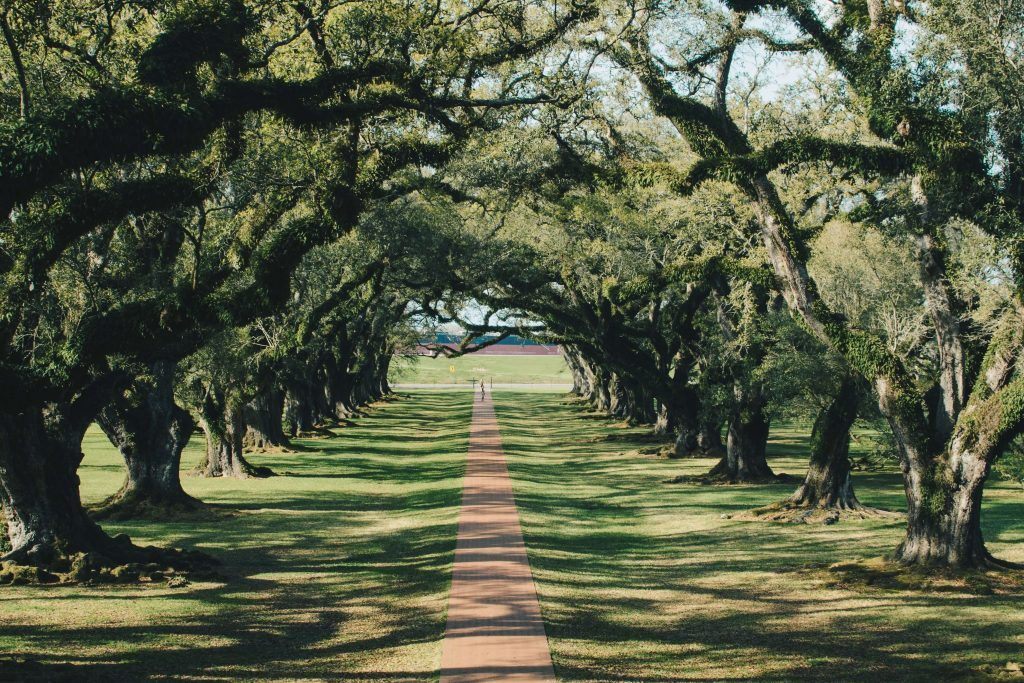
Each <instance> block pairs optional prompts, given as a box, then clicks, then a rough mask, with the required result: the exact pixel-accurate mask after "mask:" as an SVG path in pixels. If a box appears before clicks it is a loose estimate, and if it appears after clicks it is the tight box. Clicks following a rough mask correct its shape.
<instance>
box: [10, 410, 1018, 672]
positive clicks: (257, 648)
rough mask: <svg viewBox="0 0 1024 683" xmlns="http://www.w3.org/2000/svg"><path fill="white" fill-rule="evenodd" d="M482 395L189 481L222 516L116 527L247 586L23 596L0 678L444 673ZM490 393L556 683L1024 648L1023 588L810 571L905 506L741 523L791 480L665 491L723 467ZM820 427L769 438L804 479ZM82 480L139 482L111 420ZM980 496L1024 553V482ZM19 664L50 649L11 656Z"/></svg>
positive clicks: (974, 667)
mask: <svg viewBox="0 0 1024 683" xmlns="http://www.w3.org/2000/svg"><path fill="white" fill-rule="evenodd" d="M469 399H470V395H469V394H468V392H466V393H462V392H429V391H427V392H413V394H412V396H411V398H409V399H403V400H401V401H397V402H391V403H386V404H381V405H379V406H376V407H374V408H373V409H372V410H371V411H370V414H369V415H368V416H367V417H364V418H360V419H359V420H358V423H357V424H356V425H355V426H352V427H346V428H344V429H340V430H336V432H337V433H336V436H334V437H331V438H326V439H316V440H305V441H302V442H301V444H300V445H301V446H303V447H304V448H305V449H307V450H303V451H299V452H295V453H272V454H263V455H256V456H253V460H254V461H255V462H257V463H259V464H266V465H269V466H271V467H272V468H274V470H276V471H277V472H278V473H280V474H282V475H285V476H279V477H275V478H271V479H266V480H246V481H233V480H220V479H218V480H207V479H196V478H187V479H186V480H185V487H186V489H187V490H188V491H189V492H190V493H192V494H193V495H196V496H198V497H200V498H202V499H203V500H205V501H207V502H209V503H212V504H213V505H214V506H215V507H216V509H217V510H219V511H220V514H218V515H216V516H214V517H212V518H209V519H206V518H203V519H192V520H177V521H175V520H167V521H161V522H134V523H124V522H122V523H117V524H114V523H108V524H107V525H106V528H107V529H108V530H109V531H111V532H126V533H128V534H130V535H131V536H132V537H133V538H134V539H135V540H137V541H139V542H143V543H155V544H161V545H185V546H190V547H195V548H199V549H202V550H205V551H208V552H210V553H213V554H215V555H217V556H218V557H220V558H221V559H222V560H223V561H224V572H225V574H226V575H227V576H228V579H229V580H227V581H226V582H220V581H204V582H196V583H194V584H192V585H191V586H188V587H186V588H182V589H170V588H168V587H167V586H166V585H165V584H151V585H141V586H97V587H76V586H51V587H5V588H3V589H2V590H0V680H68V681H80V680H101V681H107V680H123V681H141V680H168V679H171V680H186V681H188V680H190V681H198V680H204V681H231V680H239V679H244V680H251V681H260V680H275V681H281V680H345V681H369V680H374V681H385V680H386V681H420V680H427V681H430V680H436V678H437V669H438V666H439V663H440V651H441V645H440V639H441V637H442V634H443V629H444V619H445V610H446V604H447V598H448V591H449V588H450V582H451V562H452V558H453V553H454V545H455V533H456V515H457V508H458V504H459V500H460V487H461V476H462V472H463V469H464V462H465V451H466V447H467V440H468V424H469V417H470V409H471V403H470V400H469ZM496 400H497V403H498V405H497V408H498V417H499V421H500V426H501V433H502V437H503V440H504V443H505V449H506V452H507V453H508V455H509V460H510V466H511V471H512V476H513V479H514V486H515V490H516V497H517V501H518V504H519V506H520V513H521V517H522V521H523V528H524V532H525V535H526V542H527V547H528V552H529V555H530V562H531V565H532V568H533V572H534V575H535V577H536V579H537V585H538V590H539V593H540V599H541V607H542V610H543V614H544V618H545V621H546V627H547V632H548V635H549V640H550V644H551V648H552V654H553V658H554V661H555V665H556V669H557V672H558V675H559V677H560V679H562V680H573V681H645V682H655V681H658V682H669V681H681V680H740V679H742V680H752V679H756V680H764V679H768V680H872V679H874V680H879V681H882V680H900V681H904V680H921V681H925V680H930V681H946V680H965V679H966V680H987V679H986V678H985V677H984V676H983V675H982V673H983V672H984V671H988V672H995V671H996V670H997V669H999V668H1000V667H1003V666H1004V665H1005V664H1006V663H1007V662H1021V661H1022V660H1024V654H1022V653H1024V611H1022V610H1021V598H1020V597H1019V595H1005V594H1001V593H1000V594H994V595H979V594H976V593H975V594H972V593H968V592H965V591H963V590H959V589H957V590H945V591H942V592H936V591H932V592H926V591H920V590H916V591H909V590H891V589H883V588H874V587H862V588H836V587H829V585H828V584H827V583H826V579H827V577H828V574H827V573H826V572H825V571H823V570H821V569H816V568H811V569H807V567H811V566H815V565H827V564H829V563H833V562H837V561H844V560H850V559H857V558H868V557H874V556H879V555H882V554H884V553H886V552H888V551H890V550H891V549H892V548H893V547H894V546H895V544H896V543H897V542H898V540H899V538H900V536H901V533H902V531H901V528H900V527H901V524H900V523H899V522H898V521H896V522H893V521H886V520H868V521H843V522H841V523H839V524H837V525H834V526H818V525H814V526H796V525H781V524H771V523H763V522H740V521H736V520H730V519H724V518H723V515H724V514H727V513H730V512H735V511H739V510H744V509H748V508H751V507H755V506H758V505H763V504H765V503H769V502H773V501H775V500H778V499H780V498H782V497H783V496H784V495H786V494H788V493H789V492H790V491H791V490H792V486H791V485H778V486H732V487H703V486H698V485H692V484H667V483H665V482H666V480H667V479H669V478H671V477H674V476H676V475H678V474H698V473H700V472H703V471H705V470H706V469H708V468H709V467H710V466H711V464H712V461H710V460H686V461H667V460H660V459H656V458H654V457H653V456H645V455H641V454H638V452H637V450H638V449H639V448H641V447H645V446H649V445H650V442H649V440H646V439H645V438H644V435H645V433H646V430H643V429H633V428H621V427H617V426H614V425H612V424H611V423H610V421H609V420H607V419H604V418H596V417H592V416H589V415H588V414H586V413H585V412H584V411H583V410H581V409H580V408H579V407H577V406H575V405H571V404H569V403H567V402H565V399H564V398H562V397H561V396H559V395H556V394H552V393H539V392H525V391H515V392H513V391H500V390H499V391H498V392H496ZM806 433H807V429H806V425H783V426H780V427H777V428H774V429H773V435H772V444H771V459H772V465H773V467H775V469H776V470H777V471H780V472H787V473H790V474H793V475H796V476H799V475H801V474H802V472H803V469H804V466H805V462H804V452H805V450H806V446H807V444H806V442H807V436H806ZM199 446H200V444H199V443H198V442H193V444H192V445H191V446H190V448H189V449H188V451H187V452H186V458H185V460H186V462H185V464H184V468H185V469H188V468H190V467H191V466H193V465H194V464H195V463H196V462H198V460H199V458H200V456H201V453H200V449H199ZM81 475H82V491H83V495H84V497H85V499H86V501H87V502H96V501H99V500H102V499H103V498H104V497H106V496H108V495H109V494H111V493H113V492H114V491H115V490H116V489H117V488H118V486H119V485H120V483H121V477H122V465H121V462H120V459H119V457H118V456H117V453H116V452H115V451H114V449H113V448H111V447H110V446H109V444H107V443H106V441H105V439H104V438H103V436H102V434H100V433H99V432H98V431H90V433H89V435H88V439H87V442H86V458H85V461H84V463H83V467H82V469H81ZM856 485H857V490H858V493H859V495H860V497H861V500H863V501H864V502H866V503H868V504H871V505H876V506H883V507H889V508H893V509H897V508H899V507H900V506H901V505H902V502H903V494H902V491H901V486H900V483H899V477H898V475H897V474H896V473H894V472H873V473H857V474H856ZM985 507H986V510H985V532H986V536H987V538H988V539H989V545H990V547H991V549H992V550H993V551H994V552H995V553H996V554H997V555H998V556H1000V557H1003V558H1006V559H1010V560H1016V561H1018V562H1022V561H1024V493H1022V491H1021V489H1020V488H1015V487H1013V486H1011V485H1008V484H996V485H991V486H990V487H989V490H988V492H987V493H986V504H985ZM11 654H15V655H17V656H19V657H22V658H29V659H31V660H34V661H35V662H36V663H35V664H33V665H30V666H28V667H25V666H23V665H18V668H16V669H15V668H12V667H11V666H10V664H5V663H4V662H3V658H4V657H3V656H4V655H11ZM30 674H31V677H30V676H29V675H30ZM60 675H65V677H64V678H63V679H61V678H59V676H60Z"/></svg>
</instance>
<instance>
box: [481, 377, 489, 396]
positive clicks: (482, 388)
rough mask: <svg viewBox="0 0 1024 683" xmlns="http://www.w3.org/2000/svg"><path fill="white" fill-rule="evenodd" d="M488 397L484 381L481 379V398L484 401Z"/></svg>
mask: <svg viewBox="0 0 1024 683" xmlns="http://www.w3.org/2000/svg"><path fill="white" fill-rule="evenodd" d="M486 398H487V392H486V391H485V390H484V381H483V379H481V380H480V400H481V401H483V400H485V399H486Z"/></svg>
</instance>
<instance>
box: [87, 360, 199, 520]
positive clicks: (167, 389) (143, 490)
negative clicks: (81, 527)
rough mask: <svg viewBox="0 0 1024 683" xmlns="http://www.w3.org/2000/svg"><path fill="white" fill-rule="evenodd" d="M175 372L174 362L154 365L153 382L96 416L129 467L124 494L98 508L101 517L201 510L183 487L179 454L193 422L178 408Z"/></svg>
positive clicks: (145, 384) (193, 424) (138, 384)
mask: <svg viewBox="0 0 1024 683" xmlns="http://www.w3.org/2000/svg"><path fill="white" fill-rule="evenodd" d="M174 373H175V364H174V363H172V362H166V361H158V362H156V363H154V364H153V366H152V374H153V381H152V383H142V382H137V383H136V386H135V389H134V391H133V392H132V394H131V398H126V397H120V398H118V399H117V400H115V401H114V402H112V403H111V404H110V405H108V406H106V407H105V408H104V409H103V410H101V411H100V413H99V415H98V416H97V419H96V421H97V422H98V423H99V425H100V427H101V428H102V429H103V432H104V433H105V434H106V435H107V438H108V439H110V442H111V443H112V444H114V446H116V447H117V449H118V451H120V453H121V457H123V458H124V462H125V467H126V468H127V471H126V476H125V481H124V484H123V485H122V486H121V489H120V490H119V491H118V492H117V493H116V494H114V495H113V496H111V497H110V498H109V499H107V500H106V501H105V502H104V503H103V504H102V506H101V507H100V510H99V514H101V515H102V516H106V517H110V516H115V517H118V518H129V517H132V516H136V515H138V514H150V513H154V512H156V513H158V514H162V513H163V512H165V511H167V510H168V509H178V510H181V509H186V510H187V509H194V508H196V507H198V506H199V505H200V503H199V501H197V500H196V499H195V498H193V497H191V496H189V495H188V494H187V493H185V491H184V489H182V487H181V476H180V469H181V452H182V450H183V449H184V448H185V446H186V445H187V444H188V441H189V438H190V437H191V436H192V431H193V429H194V428H195V422H194V421H193V420H192V417H191V416H190V415H189V414H188V412H187V411H185V410H183V409H182V408H180V407H179V406H177V405H175V403H174Z"/></svg>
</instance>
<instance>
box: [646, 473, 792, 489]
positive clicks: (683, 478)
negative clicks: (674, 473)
mask: <svg viewBox="0 0 1024 683" xmlns="http://www.w3.org/2000/svg"><path fill="white" fill-rule="evenodd" d="M793 481H794V479H793V477H791V476H790V475H788V474H773V475H770V476H764V477H750V478H733V477H729V476H728V475H725V474H716V473H713V472H707V473H705V474H681V475H679V476H678V477H672V478H671V479H666V480H665V483H666V484H700V485H701V486H737V485H741V484H752V485H753V484H790V483H793Z"/></svg>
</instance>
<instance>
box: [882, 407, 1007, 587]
mask: <svg viewBox="0 0 1024 683" xmlns="http://www.w3.org/2000/svg"><path fill="white" fill-rule="evenodd" d="M979 436H981V435H979V432H978V431H976V428H974V427H970V426H969V427H966V428H965V427H963V426H961V427H960V428H959V429H958V430H957V432H956V433H955V434H954V436H953V438H952V440H951V441H950V444H949V448H948V450H947V451H946V452H944V453H943V454H941V455H939V456H937V457H934V458H931V459H929V460H924V459H920V458H917V457H912V458H910V459H909V460H907V461H905V464H904V490H905V491H906V495H907V532H906V536H905V537H904V539H903V542H902V543H900V545H899V547H898V548H897V549H896V559H897V560H898V561H900V562H902V563H904V564H915V565H941V566H951V567H963V568H966V567H986V566H1012V565H1010V563H1005V562H1000V561H999V560H996V559H995V558H993V557H992V556H991V555H990V554H989V553H988V551H987V550H986V549H985V541H984V538H983V536H982V533H981V496H982V491H983V490H984V486H985V480H986V479H987V478H988V475H989V469H990V463H989V459H988V458H987V457H984V454H983V451H984V446H985V443H984V436H981V438H980V439H979ZM925 463H928V464H927V465H925Z"/></svg>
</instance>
